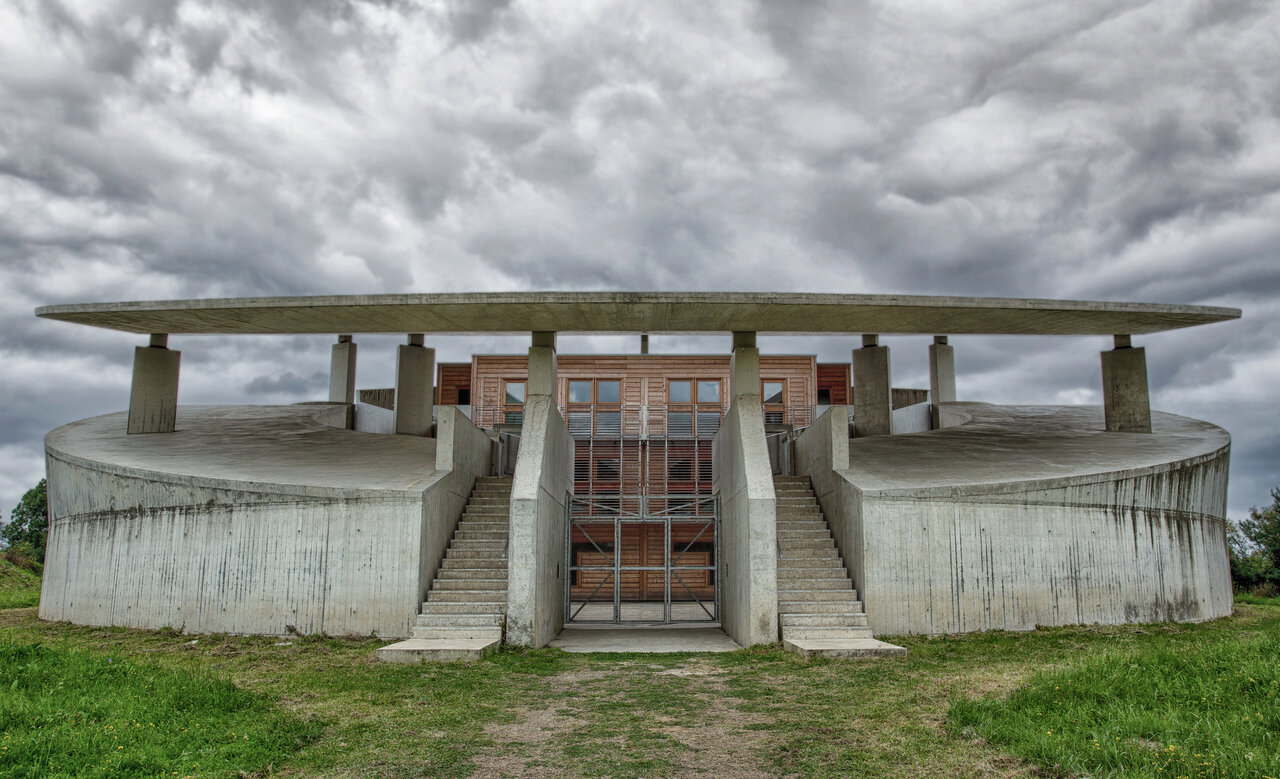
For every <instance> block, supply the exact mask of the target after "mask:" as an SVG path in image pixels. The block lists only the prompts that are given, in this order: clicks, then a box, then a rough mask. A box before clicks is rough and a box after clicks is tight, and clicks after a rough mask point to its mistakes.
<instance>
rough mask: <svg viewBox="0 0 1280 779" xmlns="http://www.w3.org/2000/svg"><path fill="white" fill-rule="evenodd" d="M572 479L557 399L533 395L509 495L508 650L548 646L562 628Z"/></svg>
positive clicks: (568, 439) (566, 436)
mask: <svg viewBox="0 0 1280 779" xmlns="http://www.w3.org/2000/svg"><path fill="white" fill-rule="evenodd" d="M572 478H573V439H572V438H571V437H570V435H569V427H568V425H566V424H565V421H564V419H563V418H562V417H561V416H560V412H559V411H557V410H556V407H555V399H554V398H553V397H551V396H550V395H530V396H529V398H528V399H527V400H526V401H525V406H524V421H523V425H522V428H521V436H520V451H519V453H518V454H517V456H516V470H515V475H514V478H513V480H512V489H511V513H510V517H511V530H510V533H511V541H510V551H509V554H508V577H507V598H508V599H507V636H506V640H507V643H509V644H514V645H517V646H531V647H542V646H546V645H547V643H548V642H550V641H551V639H553V638H555V637H556V634H558V633H559V632H560V629H561V628H562V627H563V626H564V595H565V593H564V587H565V585H564V576H565V571H564V560H565V535H566V528H565V521H566V520H565V513H566V511H567V506H566V501H567V498H568V496H569V493H570V492H571V491H572V490H573V481H572Z"/></svg>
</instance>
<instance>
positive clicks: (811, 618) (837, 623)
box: [779, 613, 867, 628]
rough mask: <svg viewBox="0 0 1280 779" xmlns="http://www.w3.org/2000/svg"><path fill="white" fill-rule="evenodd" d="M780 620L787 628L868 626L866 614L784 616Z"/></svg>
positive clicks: (791, 614)
mask: <svg viewBox="0 0 1280 779" xmlns="http://www.w3.org/2000/svg"><path fill="white" fill-rule="evenodd" d="M779 619H780V620H781V622H782V626H783V627H784V628H786V627H793V626H796V627H814V628H861V627H866V626H867V615H866V614H826V613H817V614H796V613H790V614H782V615H781V616H780V617H779Z"/></svg>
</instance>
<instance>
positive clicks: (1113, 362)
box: [1102, 346, 1151, 433]
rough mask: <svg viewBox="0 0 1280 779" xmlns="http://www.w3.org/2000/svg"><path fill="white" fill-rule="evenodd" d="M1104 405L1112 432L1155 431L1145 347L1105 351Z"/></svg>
mask: <svg viewBox="0 0 1280 779" xmlns="http://www.w3.org/2000/svg"><path fill="white" fill-rule="evenodd" d="M1102 406H1103V414H1104V417H1105V418H1106V425H1107V430H1108V431H1110V432H1113V433H1150V432H1151V399H1150V396H1149V393H1148V389H1147V352H1146V350H1145V349H1143V348H1142V347H1125V346H1121V347H1120V348H1117V349H1112V350H1110V351H1106V352H1103V353H1102Z"/></svg>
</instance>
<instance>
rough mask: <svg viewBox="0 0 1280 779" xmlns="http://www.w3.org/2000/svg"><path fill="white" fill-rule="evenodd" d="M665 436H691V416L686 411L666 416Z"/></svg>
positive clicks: (673, 412) (674, 412)
mask: <svg viewBox="0 0 1280 779" xmlns="http://www.w3.org/2000/svg"><path fill="white" fill-rule="evenodd" d="M667 435H669V436H681V435H683V436H689V435H693V414H691V413H689V412H688V411H672V412H671V413H670V414H667Z"/></svg>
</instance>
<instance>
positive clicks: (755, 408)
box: [712, 350, 778, 646]
mask: <svg viewBox="0 0 1280 779" xmlns="http://www.w3.org/2000/svg"><path fill="white" fill-rule="evenodd" d="M739 351H741V350H739ZM750 351H754V350H750ZM758 383H759V382H758V380H757V382H756V384H757V386H758ZM740 386H742V385H741V384H740ZM712 464H713V471H714V488H715V491H716V492H717V493H719V495H720V612H721V618H720V622H721V624H722V625H723V626H724V630H725V632H726V633H728V634H729V636H730V637H732V638H733V640H735V641H737V642H738V643H739V644H741V645H742V646H752V645H754V644H769V643H773V642H774V641H777V640H778V542H777V538H778V529H777V504H776V501H775V499H774V492H773V474H772V471H771V469H770V467H769V448H768V444H767V442H766V440H765V434H764V408H763V406H761V402H760V395H759V393H752V394H742V395H737V396H736V397H734V399H733V405H732V406H730V407H729V411H728V413H727V414H725V417H724V420H723V421H722V422H721V423H720V430H719V432H717V433H716V437H715V441H714V442H713V443H712Z"/></svg>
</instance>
